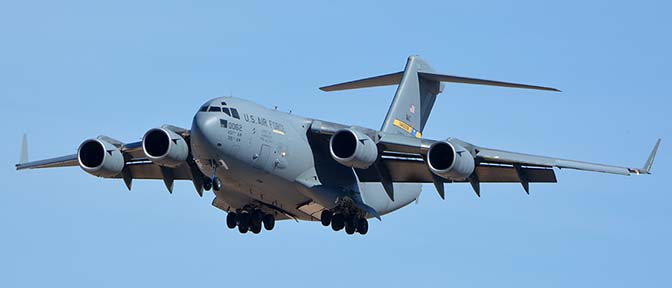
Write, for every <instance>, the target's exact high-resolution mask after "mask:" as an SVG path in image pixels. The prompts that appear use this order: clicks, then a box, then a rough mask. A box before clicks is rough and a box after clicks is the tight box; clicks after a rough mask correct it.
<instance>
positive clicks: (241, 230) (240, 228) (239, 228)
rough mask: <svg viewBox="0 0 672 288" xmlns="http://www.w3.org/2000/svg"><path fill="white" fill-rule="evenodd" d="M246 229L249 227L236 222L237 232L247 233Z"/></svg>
mask: <svg viewBox="0 0 672 288" xmlns="http://www.w3.org/2000/svg"><path fill="white" fill-rule="evenodd" d="M247 230H249V227H247V226H243V225H240V224H238V232H240V233H241V234H245V233H247Z"/></svg>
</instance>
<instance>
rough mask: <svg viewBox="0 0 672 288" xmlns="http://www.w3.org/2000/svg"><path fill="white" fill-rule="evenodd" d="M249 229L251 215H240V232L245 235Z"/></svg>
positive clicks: (245, 213) (244, 213) (243, 213)
mask: <svg viewBox="0 0 672 288" xmlns="http://www.w3.org/2000/svg"><path fill="white" fill-rule="evenodd" d="M248 229H250V213H247V212H242V213H240V214H238V231H240V233H243V234H245V233H247V230H248Z"/></svg>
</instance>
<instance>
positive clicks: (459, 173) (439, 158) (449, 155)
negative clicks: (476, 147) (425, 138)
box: [427, 141, 476, 180]
mask: <svg viewBox="0 0 672 288" xmlns="http://www.w3.org/2000/svg"><path fill="white" fill-rule="evenodd" d="M427 165H429V170H431V171H432V173H434V174H436V175H438V176H440V177H441V178H444V179H448V180H463V179H465V178H467V177H469V176H471V173H473V172H474V169H475V166H476V164H475V163H474V156H472V155H471V153H469V151H467V149H465V148H464V147H462V146H460V145H458V144H453V143H450V142H445V141H444V142H436V143H434V144H432V145H431V146H430V147H429V151H427Z"/></svg>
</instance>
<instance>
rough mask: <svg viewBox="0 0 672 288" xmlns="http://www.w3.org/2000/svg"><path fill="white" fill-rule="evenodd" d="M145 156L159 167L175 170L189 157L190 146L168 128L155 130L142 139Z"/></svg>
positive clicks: (148, 132)
mask: <svg viewBox="0 0 672 288" xmlns="http://www.w3.org/2000/svg"><path fill="white" fill-rule="evenodd" d="M142 150H143V151H144V152H145V156H147V158H149V160H151V161H152V162H154V163H155V164H157V165H160V166H165V167H171V168H175V167H177V166H179V165H180V164H182V163H184V161H185V160H187V157H188V156H189V145H188V144H187V141H185V140H184V138H182V136H180V135H178V134H177V133H175V132H173V131H171V130H168V129H166V128H154V129H151V130H149V131H147V133H145V136H144V137H142Z"/></svg>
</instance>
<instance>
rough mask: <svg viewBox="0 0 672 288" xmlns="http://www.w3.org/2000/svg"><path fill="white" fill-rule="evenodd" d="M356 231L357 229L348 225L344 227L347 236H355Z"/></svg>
mask: <svg viewBox="0 0 672 288" xmlns="http://www.w3.org/2000/svg"><path fill="white" fill-rule="evenodd" d="M356 229H357V228H355V226H352V225H350V224H347V225H345V233H346V234H348V235H352V234H355V230H356Z"/></svg>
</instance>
